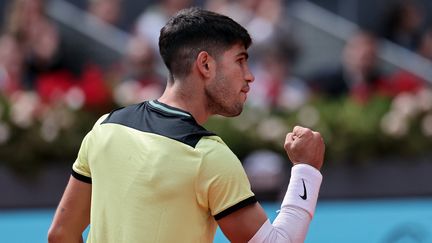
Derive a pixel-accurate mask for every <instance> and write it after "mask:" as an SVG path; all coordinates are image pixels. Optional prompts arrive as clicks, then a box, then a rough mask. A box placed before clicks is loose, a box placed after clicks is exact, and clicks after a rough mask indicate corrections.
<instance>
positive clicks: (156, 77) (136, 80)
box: [114, 36, 166, 106]
mask: <svg viewBox="0 0 432 243" xmlns="http://www.w3.org/2000/svg"><path fill="white" fill-rule="evenodd" d="M155 60H156V57H155V55H154V52H153V50H152V48H151V47H150V43H149V42H148V41H147V40H145V39H142V38H140V37H138V36H134V37H132V38H131V39H130V40H129V43H128V48H127V52H126V56H125V57H124V60H123V62H122V64H121V67H120V77H119V79H120V83H119V84H118V86H117V87H116V88H115V89H114V99H115V101H116V102H117V104H118V105H121V106H125V105H130V104H133V103H138V102H140V101H141V100H149V99H155V98H157V97H159V96H160V95H162V92H163V90H164V88H165V82H166V81H165V79H164V78H163V75H162V74H160V73H158V72H157V69H156V67H155V65H156V62H155Z"/></svg>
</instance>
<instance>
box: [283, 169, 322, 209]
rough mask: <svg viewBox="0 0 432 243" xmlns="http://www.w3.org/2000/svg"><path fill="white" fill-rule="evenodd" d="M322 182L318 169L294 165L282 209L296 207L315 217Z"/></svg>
mask: <svg viewBox="0 0 432 243" xmlns="http://www.w3.org/2000/svg"><path fill="white" fill-rule="evenodd" d="M321 182H322V175H321V173H320V172H319V171H318V170H317V169H316V168H314V167H312V166H310V165H308V164H297V165H294V166H293V167H292V170H291V179H290V183H289V185H288V190H287V193H286V194H285V197H284V200H283V202H282V209H283V208H284V207H285V206H296V207H299V208H302V209H304V210H306V211H307V212H308V213H309V214H310V215H311V217H313V215H314V213H315V207H316V203H317V200H318V194H319V189H320V186H321Z"/></svg>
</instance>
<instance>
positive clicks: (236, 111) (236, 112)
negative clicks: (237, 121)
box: [219, 105, 243, 117]
mask: <svg viewBox="0 0 432 243" xmlns="http://www.w3.org/2000/svg"><path fill="white" fill-rule="evenodd" d="M242 111H243V105H240V106H236V107H235V108H234V109H225V110H224V111H223V112H221V113H219V115H221V116H225V117H235V116H238V115H240V114H241V113H242Z"/></svg>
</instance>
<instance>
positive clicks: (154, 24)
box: [135, 0, 192, 51]
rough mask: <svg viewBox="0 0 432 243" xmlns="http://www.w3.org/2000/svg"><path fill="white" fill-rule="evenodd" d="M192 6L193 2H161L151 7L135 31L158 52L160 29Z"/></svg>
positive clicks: (142, 16)
mask: <svg viewBox="0 0 432 243" xmlns="http://www.w3.org/2000/svg"><path fill="white" fill-rule="evenodd" d="M191 5H192V0H161V1H157V2H156V3H155V4H153V5H151V6H149V7H148V8H147V9H146V10H145V11H144V12H143V13H142V14H141V15H140V17H139V18H138V20H137V23H136V26H135V31H136V33H137V34H138V35H139V36H140V37H141V38H144V39H147V40H148V41H149V43H150V45H151V47H152V48H153V50H155V51H158V50H159V47H158V42H159V32H160V29H161V28H162V27H163V26H164V25H165V23H166V22H167V21H168V19H169V17H171V16H172V15H173V14H174V13H176V12H177V11H179V10H180V9H183V8H187V7H189V6H191Z"/></svg>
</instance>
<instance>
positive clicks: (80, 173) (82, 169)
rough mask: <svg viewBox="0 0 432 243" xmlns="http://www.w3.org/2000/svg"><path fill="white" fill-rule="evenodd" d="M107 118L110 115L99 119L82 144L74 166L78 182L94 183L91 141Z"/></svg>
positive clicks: (73, 173)
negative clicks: (90, 154) (90, 158)
mask: <svg viewBox="0 0 432 243" xmlns="http://www.w3.org/2000/svg"><path fill="white" fill-rule="evenodd" d="M107 116H108V114H105V115H103V116H102V117H100V118H99V119H98V121H97V122H96V123H95V125H94V126H93V129H92V130H91V131H90V132H89V133H87V135H86V136H85V137H84V139H83V141H82V143H81V147H80V149H79V151H78V156H77V159H76V160H75V162H74V163H73V165H72V176H73V177H75V178H76V179H77V180H80V181H83V182H86V183H92V179H91V170H90V166H89V159H88V152H89V149H90V147H91V141H92V140H93V136H94V135H93V134H94V132H95V130H96V129H97V128H98V126H99V125H100V124H101V123H102V122H103V121H104V120H105V119H106V117H107Z"/></svg>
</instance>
